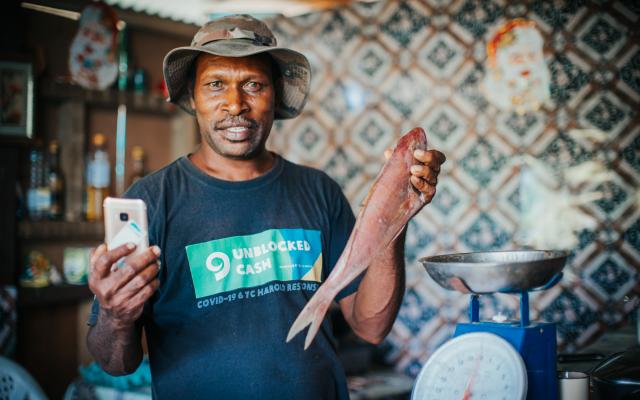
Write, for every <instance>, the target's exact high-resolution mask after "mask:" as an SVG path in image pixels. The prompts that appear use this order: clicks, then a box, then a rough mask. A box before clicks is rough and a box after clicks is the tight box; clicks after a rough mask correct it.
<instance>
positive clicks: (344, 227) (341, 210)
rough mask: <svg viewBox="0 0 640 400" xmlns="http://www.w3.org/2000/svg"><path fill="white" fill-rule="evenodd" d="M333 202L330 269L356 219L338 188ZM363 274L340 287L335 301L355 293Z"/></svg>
mask: <svg viewBox="0 0 640 400" xmlns="http://www.w3.org/2000/svg"><path fill="white" fill-rule="evenodd" d="M336 186H337V185H336ZM335 204H336V207H335V210H334V213H333V215H332V219H331V233H330V234H331V240H330V243H329V265H330V266H331V270H332V271H333V267H334V266H335V265H336V262H337V261H338V259H339V258H340V255H341V254H342V251H343V250H344V247H345V245H346V244H347V241H348V240H349V236H350V235H351V231H352V230H353V226H354V224H355V220H356V219H355V217H354V215H353V211H352V210H351V206H350V205H349V202H348V201H347V198H346V197H345V196H344V194H343V193H342V191H341V190H339V189H338V190H337V194H336V201H335ZM363 276H364V274H361V275H360V276H358V277H357V278H356V279H354V280H353V281H352V282H351V283H349V284H348V285H347V286H346V287H345V288H344V289H342V290H341V291H340V293H338V295H337V296H336V301H339V300H341V299H342V298H344V297H347V296H349V295H350V294H353V293H355V292H356V291H357V290H358V286H359V285H360V281H361V280H362V277H363Z"/></svg>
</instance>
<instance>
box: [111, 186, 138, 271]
mask: <svg viewBox="0 0 640 400" xmlns="http://www.w3.org/2000/svg"><path fill="white" fill-rule="evenodd" d="M104 230H105V243H106V244H107V250H113V249H115V248H117V247H119V246H122V245H123V244H127V243H133V244H135V245H136V249H135V251H134V252H133V253H131V254H130V255H128V256H127V257H132V256H135V255H138V254H142V253H143V252H144V251H145V250H146V249H147V248H148V247H149V236H148V223H147V206H146V205H145V204H144V201H142V200H140V199H120V198H114V197H107V198H106V199H105V200H104ZM120 261H124V260H120Z"/></svg>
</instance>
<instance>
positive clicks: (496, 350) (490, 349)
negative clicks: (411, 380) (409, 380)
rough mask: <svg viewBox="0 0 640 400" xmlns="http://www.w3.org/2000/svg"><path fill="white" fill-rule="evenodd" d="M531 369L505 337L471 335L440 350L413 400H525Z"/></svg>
mask: <svg viewBox="0 0 640 400" xmlns="http://www.w3.org/2000/svg"><path fill="white" fill-rule="evenodd" d="M526 396H527V369H526V367H525V365H524V361H523V360H522V357H520V354H518V352H517V351H516V350H515V349H514V348H513V346H511V345H510V344H509V342H507V341H506V340H504V339H502V338H501V337H499V336H497V335H494V334H492V333H487V332H474V333H467V334H464V335H461V336H458V337H456V338H453V339H451V340H449V341H448V342H446V343H445V344H444V345H442V346H441V347H440V348H439V349H438V350H436V352H435V353H433V355H431V357H430V358H429V360H428V361H427V363H426V364H425V365H424V367H422V370H421V371H420V374H419V375H418V378H417V379H416V383H415V386H414V388H413V393H412V396H411V398H412V400H423V399H430V400H432V399H442V400H450V399H451V400H453V399H455V400H471V399H473V400H476V399H486V400H501V399H504V400H511V399H517V400H524V399H525V398H526Z"/></svg>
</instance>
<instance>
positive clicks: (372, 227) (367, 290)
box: [287, 128, 445, 349]
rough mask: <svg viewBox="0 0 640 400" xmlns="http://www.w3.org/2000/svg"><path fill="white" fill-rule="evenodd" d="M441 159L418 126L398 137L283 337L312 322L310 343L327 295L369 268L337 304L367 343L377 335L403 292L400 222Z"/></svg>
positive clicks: (424, 193) (424, 195)
mask: <svg viewBox="0 0 640 400" xmlns="http://www.w3.org/2000/svg"><path fill="white" fill-rule="evenodd" d="M444 161H445V157H444V155H443V154H442V153H440V152H439V151H437V150H427V138H426V135H425V133H424V131H423V130H422V129H421V128H415V129H412V130H411V131H410V132H409V133H407V134H405V135H404V136H402V137H401V138H400V140H399V141H398V143H397V145H396V147H395V149H394V150H393V152H391V154H389V156H388V157H387V162H386V163H385V165H384V166H383V167H382V170H381V171H380V173H379V174H378V177H377V178H376V180H375V182H374V183H373V186H372V187H371V189H370V190H369V193H368V195H367V198H366V199H365V200H364V203H363V205H362V208H361V209H360V212H359V214H358V217H357V219H356V224H355V227H354V228H353V231H352V233H351V236H350V237H349V240H348V242H347V244H346V246H345V249H344V250H343V252H342V255H341V256H340V258H339V259H338V261H337V263H336V265H335V267H334V268H333V270H332V272H331V274H330V275H329V277H328V278H327V279H326V281H325V282H324V283H323V284H322V285H321V286H320V289H318V291H317V292H316V293H315V294H314V296H313V297H312V298H311V300H310V301H309V302H308V303H307V305H306V306H305V308H304V309H303V310H302V312H301V313H300V315H299V316H298V318H297V319H296V321H295V322H294V323H293V325H292V326H291V329H290V330H289V334H288V335H287V342H288V341H290V340H292V339H293V337H295V336H296V335H297V334H298V333H299V332H300V331H301V330H302V329H304V328H305V327H307V326H309V325H311V326H310V328H309V331H308V333H307V337H306V340H305V343H304V347H305V349H306V348H307V347H309V345H310V344H311V342H312V340H313V338H314V337H315V335H316V333H317V332H318V330H319V329H320V326H321V324H322V320H323V319H324V316H325V314H326V311H327V309H328V308H329V305H330V304H331V302H332V300H333V299H334V298H335V296H336V295H337V294H338V293H339V292H340V290H342V289H343V288H344V287H345V286H347V285H348V284H349V283H350V282H351V281H353V280H354V279H355V278H356V277H358V276H359V275H360V274H361V273H362V272H363V271H365V270H367V269H368V268H369V270H368V271H367V273H366V274H365V275H364V278H363V279H362V281H361V282H360V285H359V288H358V291H357V292H356V293H354V294H352V295H350V296H347V297H345V298H343V299H341V300H340V308H341V310H342V313H343V315H344V317H345V319H346V320H347V322H348V323H349V325H350V326H351V327H352V328H353V330H354V332H356V334H358V335H359V336H360V337H362V338H364V339H365V340H368V341H371V342H372V343H374V342H379V341H380V340H382V338H383V337H384V336H385V335H386V334H387V333H388V331H389V329H390V328H391V325H392V324H393V321H394V319H395V317H396V315H397V311H398V308H399V307H400V303H401V302H402V295H403V293H404V256H403V249H404V232H405V227H406V225H407V223H408V222H409V220H410V219H411V218H412V217H413V216H414V215H415V214H416V213H417V212H418V211H420V210H421V209H422V207H423V206H424V205H425V204H427V203H429V202H430V201H431V199H432V198H433V196H434V195H435V186H436V184H437V178H438V174H439V172H440V166H441V164H442V163H443V162H444ZM372 270H373V271H372Z"/></svg>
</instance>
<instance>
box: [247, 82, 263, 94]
mask: <svg viewBox="0 0 640 400" xmlns="http://www.w3.org/2000/svg"><path fill="white" fill-rule="evenodd" d="M244 87H245V88H246V89H247V90H249V91H250V92H257V91H258V90H260V89H262V84H261V83H259V82H253V81H251V82H247V83H246V84H245V85H244Z"/></svg>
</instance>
